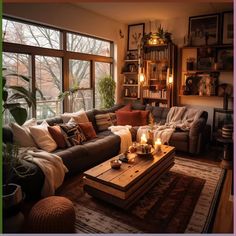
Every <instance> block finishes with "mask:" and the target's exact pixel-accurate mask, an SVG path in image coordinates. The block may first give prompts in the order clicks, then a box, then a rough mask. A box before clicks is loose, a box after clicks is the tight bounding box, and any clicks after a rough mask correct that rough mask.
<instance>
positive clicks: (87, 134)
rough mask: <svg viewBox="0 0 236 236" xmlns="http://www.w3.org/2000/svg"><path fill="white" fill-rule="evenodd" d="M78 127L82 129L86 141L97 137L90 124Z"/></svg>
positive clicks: (82, 124)
mask: <svg viewBox="0 0 236 236" xmlns="http://www.w3.org/2000/svg"><path fill="white" fill-rule="evenodd" d="M79 127H80V128H81V129H82V131H83V133H84V135H85V138H86V139H87V140H90V139H93V138H96V137H97V135H96V132H95V130H94V128H93V124H92V122H85V123H79Z"/></svg>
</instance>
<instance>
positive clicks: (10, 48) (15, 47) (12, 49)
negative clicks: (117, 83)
mask: <svg viewBox="0 0 236 236" xmlns="http://www.w3.org/2000/svg"><path fill="white" fill-rule="evenodd" d="M3 19H6V20H12V21H16V22H20V23H24V24H30V25H34V26H40V27H45V28H48V29H54V30H59V32H60V41H61V49H52V48H43V47H37V46H30V45H24V44H17V43H10V42H4V41H3V45H2V51H3V52H8V53H21V54H28V55H29V56H30V58H31V61H30V64H31V68H30V69H31V90H32V92H33V93H34V94H35V93H36V88H35V83H36V70H35V57H36V56H49V57H60V58H61V59H62V85H61V86H62V91H66V90H69V60H70V59H75V60H85V61H90V70H91V71H90V80H91V89H92V91H93V108H95V63H96V62H105V63H110V65H111V66H110V74H111V76H112V77H113V74H114V42H112V41H110V40H107V39H102V38H99V37H96V36H91V35H86V34H82V33H79V32H75V31H71V30H66V29H62V28H57V27H54V26H48V25H46V24H42V23H35V22H32V21H29V20H22V19H18V18H15V17H9V16H6V15H3ZM67 33H72V34H76V35H81V36H85V37H89V38H95V39H98V40H102V41H106V42H109V43H110V56H109V57H106V56H100V55H93V54H87V53H81V52H72V51H67ZM81 90H84V89H81ZM36 109H37V104H36ZM36 109H32V114H31V115H32V117H36ZM68 109H69V103H68V100H67V99H64V101H63V108H62V110H63V112H65V111H68Z"/></svg>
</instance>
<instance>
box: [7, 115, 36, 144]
mask: <svg viewBox="0 0 236 236" xmlns="http://www.w3.org/2000/svg"><path fill="white" fill-rule="evenodd" d="M33 125H37V121H36V119H35V118H33V119H30V120H27V121H26V122H25V123H24V124H23V125H22V126H19V125H18V124H17V123H11V124H10V127H11V129H12V133H13V141H14V142H15V143H17V144H18V145H19V146H21V147H36V146H37V145H36V143H35V141H34V139H33V137H32V136H31V134H30V130H29V127H30V126H33Z"/></svg>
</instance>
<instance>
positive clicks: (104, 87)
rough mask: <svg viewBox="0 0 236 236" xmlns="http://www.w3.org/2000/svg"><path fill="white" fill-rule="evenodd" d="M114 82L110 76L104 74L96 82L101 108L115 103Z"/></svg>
mask: <svg viewBox="0 0 236 236" xmlns="http://www.w3.org/2000/svg"><path fill="white" fill-rule="evenodd" d="M115 89H116V83H115V81H114V79H113V78H112V77H111V76H105V77H103V78H101V79H100V80H99V82H98V92H99V94H100V96H101V105H102V107H103V108H110V107H112V106H114V104H115Z"/></svg>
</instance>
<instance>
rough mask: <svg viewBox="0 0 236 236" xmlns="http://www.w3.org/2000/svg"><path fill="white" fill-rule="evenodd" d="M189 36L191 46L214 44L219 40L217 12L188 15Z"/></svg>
mask: <svg viewBox="0 0 236 236" xmlns="http://www.w3.org/2000/svg"><path fill="white" fill-rule="evenodd" d="M188 35H189V37H191V38H192V45H193V46H203V45H214V44H217V43H218V40H219V14H211V15H201V16H191V17H189V33H188Z"/></svg>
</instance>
